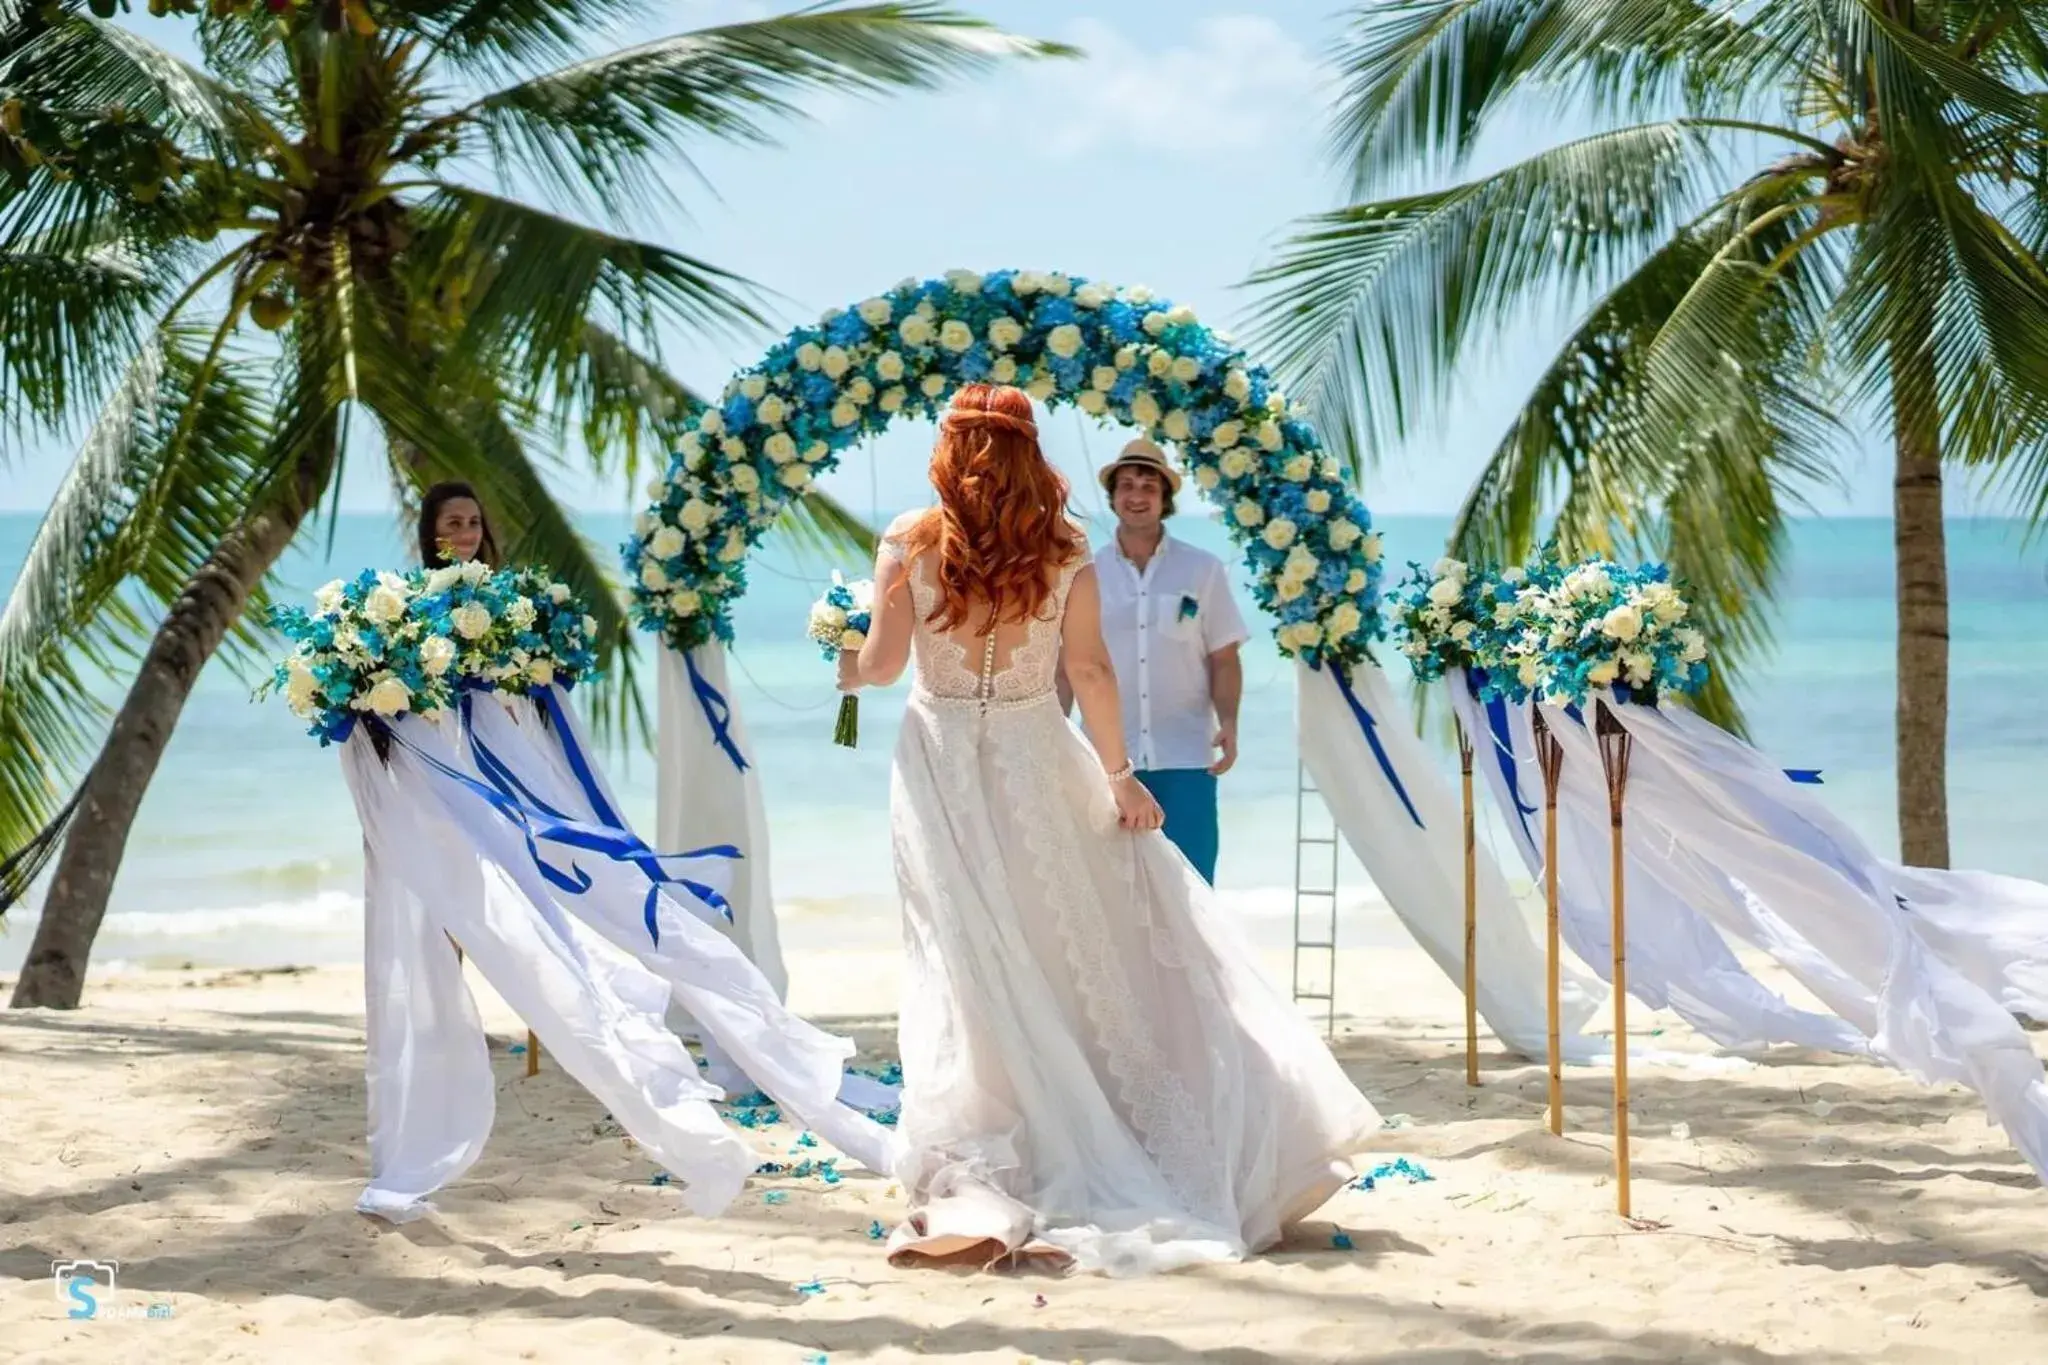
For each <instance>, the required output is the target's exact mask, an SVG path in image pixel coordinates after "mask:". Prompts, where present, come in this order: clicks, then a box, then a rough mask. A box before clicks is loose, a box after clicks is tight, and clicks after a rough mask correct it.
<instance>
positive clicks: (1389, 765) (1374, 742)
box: [1330, 660, 1422, 829]
mask: <svg viewBox="0 0 2048 1365" xmlns="http://www.w3.org/2000/svg"><path fill="white" fill-rule="evenodd" d="M1330 674H1331V676H1333V677H1334V678H1336V680H1337V690H1338V691H1340V692H1342V693H1343V694H1344V700H1345V701H1347V702H1349V703H1350V705H1351V714H1352V715H1353V716H1355V717H1356V718H1357V720H1358V728H1359V729H1360V730H1362V731H1363V732H1364V733H1365V742H1366V743H1367V744H1368V745H1369V746H1371V748H1372V756H1373V757H1374V758H1376V759H1378V760H1379V764H1380V771H1381V772H1383V773H1385V774H1386V775H1387V785H1388V786H1390V787H1392V788H1393V789H1394V795H1395V796H1397V797H1399V798H1400V799H1401V805H1402V806H1403V808H1405V809H1406V810H1407V812H1408V818H1409V819H1410V820H1413V821H1414V822H1415V828H1417V829H1421V828H1422V817H1421V816H1420V815H1419V814H1417V813H1416V810H1415V803H1414V802H1413V801H1410V800H1409V799H1408V789H1407V788H1406V787H1404V786H1402V785H1401V775H1400V774H1399V773H1397V772H1395V771H1394V761H1393V760H1392V759H1391V758H1388V757H1387V751H1386V749H1385V748H1384V747H1383V746H1382V745H1381V744H1380V736H1379V722H1378V721H1376V720H1374V719H1373V717H1372V712H1370V711H1368V710H1366V709H1365V703H1364V702H1362V701H1360V700H1359V699H1358V694H1357V693H1356V692H1354V691H1352V690H1351V674H1350V671H1349V670H1348V669H1346V668H1345V667H1344V665H1343V664H1341V663H1337V662H1336V661H1334V660H1332V661H1331V664H1330Z"/></svg>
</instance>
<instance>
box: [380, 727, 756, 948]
mask: <svg viewBox="0 0 2048 1365" xmlns="http://www.w3.org/2000/svg"><path fill="white" fill-rule="evenodd" d="M534 696H535V697H536V698H537V699H538V701H539V702H540V705H541V708H542V709H543V710H544V711H545V712H546V714H547V717H548V720H549V721H550V723H552V724H553V726H554V728H555V734H556V738H558V739H559V740H560V741H561V744H562V752H563V754H564V755H565V756H566V757H567V758H568V760H569V769H570V771H571V772H572V773H574V774H575V776H576V781H577V785H578V786H580V787H581V788H582V789H583V795H584V799H585V800H587V801H588V802H589V803H590V808H591V810H592V811H594V812H595V813H596V814H597V817H598V818H597V821H596V822H594V823H593V822H591V821H586V820H577V819H575V818H573V817H571V816H569V815H566V814H564V813H563V812H562V811H559V810H557V809H555V808H554V807H553V806H551V805H549V804H548V803H547V802H546V801H543V800H542V799H541V798H540V797H539V796H538V795H536V794H535V793H534V791H533V790H532V789H531V788H530V787H528V786H527V785H526V784H525V783H524V782H522V781H520V779H519V775H518V774H517V773H515V772H513V771H512V769H511V767H510V766H509V765H508V764H506V762H505V761H504V760H503V759H501V758H499V757H498V756H497V755H496V754H494V753H492V752H491V749H490V746H488V745H486V744H485V743H484V742H483V737H482V736H480V735H478V734H477V732H476V726H475V723H474V719H473V717H472V714H471V711H470V703H471V698H469V697H468V696H464V697H463V698H462V702H461V707H462V730H463V733H464V734H465V735H466V736H467V737H468V739H469V748H470V755H471V757H472V758H474V759H475V760H476V766H477V770H478V771H479V772H481V773H482V774H483V775H484V779H485V781H487V782H488V783H490V785H491V787H492V788H494V789H495V791H496V794H497V795H498V796H499V797H500V798H502V799H503V800H504V801H506V802H509V803H511V804H512V805H513V806H514V807H515V808H517V809H518V810H519V811H521V813H522V814H524V815H525V816H526V817H527V818H528V819H533V818H534V817H536V816H537V817H538V823H539V824H541V825H542V826H544V827H545V828H546V829H547V831H548V832H547V833H546V834H545V835H544V836H543V837H546V838H547V839H549V840H550V841H551V842H554V843H558V844H562V845H564V846H566V847H570V848H581V849H585V850H587V851H589V852H592V853H596V854H600V855H602V856H604V857H606V858H610V859H611V860H612V861H614V862H622V863H632V864H633V865H634V866H635V867H638V868H639V869H640V871H641V873H642V875H644V876H645V877H646V878H647V882H648V885H647V899H646V901H645V902H644V903H643V905H642V907H641V920H642V922H643V923H644V924H645V925H646V926H647V937H648V939H649V940H650V941H652V942H653V944H654V945H655V946H656V947H660V946H661V924H660V918H659V915H658V911H659V909H660V906H661V888H662V887H663V886H679V887H681V888H682V889H683V890H685V891H687V892H689V893H690V894H691V895H693V896H696V897H697V898H698V899H699V900H702V901H703V902H704V903H705V904H706V905H709V906H710V907H711V908H712V909H714V910H716V911H718V913H719V914H720V915H721V916H723V917H724V919H725V920H726V922H727V923H731V922H732V918H733V912H732V905H731V903H730V902H728V901H727V900H726V898H725V897H724V896H722V895H720V894H719V892H718V891H717V889H716V888H714V887H710V886H706V885H705V884H704V883H702V882H699V881H695V880H693V879H691V878H689V877H686V876H682V875H679V874H677V873H673V872H670V871H669V870H668V868H667V867H666V866H664V864H665V863H667V862H670V861H674V860H678V859H695V858H714V857H715V858H738V857H740V856H741V855H740V851H739V850H738V849H737V848H734V847H732V846H731V845H730V844H720V845H715V846H712V847H709V848H699V849H692V850H690V851H689V852H687V853H656V852H655V851H654V850H653V849H652V848H650V847H649V846H648V845H647V842H646V841H645V840H643V839H642V838H641V837H640V836H639V835H637V834H635V833H634V832H633V831H632V830H631V829H629V828H627V827H626V824H625V822H624V821H623V820H621V819H620V818H619V816H618V814H617V812H616V811H614V810H613V809H612V807H611V804H610V803H609V802H608V801H606V800H605V798H604V791H603V788H602V786H601V785H600V784H599V782H598V781H597V775H596V773H595V772H594V771H593V770H592V768H591V766H590V760H589V759H588V758H587V757H586V756H585V755H584V753H583V750H582V746H581V745H579V744H578V743H577V742H576V732H575V730H574V729H573V728H571V726H570V724H569V718H568V716H567V715H566V714H565V713H564V712H563V710H562V704H561V699H560V698H559V697H557V696H556V695H555V691H554V689H553V688H551V687H544V688H538V689H536V690H535V692H534ZM415 752H418V751H417V750H415ZM493 804H494V805H495V804H497V803H496V802H494V803H493ZM534 861H535V862H536V863H541V859H540V857H539V854H538V851H537V850H536V852H535V857H534ZM541 866H542V870H543V872H544V873H545V872H546V871H548V870H549V869H547V867H546V864H545V863H541ZM572 870H575V871H576V875H577V876H578V877H579V878H580V879H581V882H582V884H581V885H580V886H578V885H572V884H566V883H564V882H561V881H556V882H555V885H557V886H560V887H562V889H563V890H566V891H569V892H570V893H571V894H573V895H581V894H583V893H584V892H585V891H587V890H589V889H590V884H591V882H590V877H589V875H588V874H586V873H583V872H582V871H581V870H580V869H573V865H572ZM550 880H553V879H552V878H551V879H550Z"/></svg>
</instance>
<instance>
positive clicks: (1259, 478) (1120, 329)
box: [621, 270, 1381, 665]
mask: <svg viewBox="0 0 2048 1365" xmlns="http://www.w3.org/2000/svg"><path fill="white" fill-rule="evenodd" d="M978 382H988V383H999V384H1013V385H1016V386H1018V387H1020V388H1023V389H1024V390H1025V391H1026V392H1028V393H1029V394H1030V395H1031V396H1032V397H1033V398H1034V399H1037V400H1038V401H1040V402H1042V403H1045V404H1048V405H1050V406H1053V407H1058V406H1061V405H1071V406H1073V407H1075V408H1078V409H1079V410H1080V411H1081V412H1082V413H1084V414H1087V415H1088V416H1090V417H1092V418H1095V419H1097V420H1098V421H1101V422H1104V423H1110V422H1116V423H1124V424H1128V425H1130V426H1135V427H1137V428H1138V429H1139V430H1141V431H1143V432H1145V433H1146V434H1148V435H1150V436H1152V437H1153V438H1154V439H1157V440H1159V441H1162V442H1165V443H1168V444H1171V445H1174V446H1176V447H1178V449H1179V451H1180V454H1181V457H1182V460H1183V461H1184V463H1185V464H1186V465H1187V467H1188V469H1189V471H1190V473H1191V475H1192V477H1193V480H1194V483H1195V485H1196V487H1198V488H1200V489H1201V490H1202V491H1203V493H1204V494H1206V495H1207V496H1208V497H1209V499H1210V500H1211V501H1212V502H1214V503H1216V504H1217V505H1218V506H1219V507H1221V508H1222V510H1223V513H1224V518H1223V520H1224V524H1225V526H1226V527H1227V528H1228V530H1229V532H1230V535H1231V537H1232V539H1233V541H1234V542H1235V543H1236V544H1237V545H1238V547H1239V548H1240V550H1241V552H1242V554H1243V558H1244V562H1245V565H1246V567H1247V568H1248V570H1249V571H1250V576H1251V581H1252V589H1253V593H1254V595H1255V597H1256V598H1257V599H1258V602H1259V605H1260V606H1261V607H1263V608H1265V609H1266V610H1267V611H1269V612H1271V613H1273V615H1274V616H1276V617H1277V618H1278V620H1279V623H1280V624H1279V628H1278V632H1277V634H1278V640H1279V645H1280V649H1281V652H1282V653H1284V654H1287V655H1291V656H1295V657H1299V658H1302V659H1305V660H1307V661H1308V662H1310V663H1311V664H1317V665H1320V664H1322V663H1324V662H1333V663H1336V664H1339V665H1351V664H1355V663H1359V662H1362V661H1363V660H1364V659H1365V658H1366V654H1367V650H1368V647H1369V646H1370V645H1371V643H1372V641H1373V640H1374V639H1376V638H1377V637H1378V635H1379V633H1380V630H1381V622H1380V619H1379V613H1378V608H1377V602H1378V590H1379V578H1380V542H1379V537H1378V536H1377V535H1376V534H1375V533H1374V532H1373V529H1372V522H1371V518H1370V517H1369V516H1368V515H1367V513H1366V511H1365V508H1364V507H1363V506H1362V505H1361V504H1360V503H1359V501H1358V499H1357V497H1356V496H1355V495H1354V494H1353V492H1352V490H1351V488H1350V486H1349V484H1348V483H1346V482H1345V479H1344V471H1343V469H1342V468H1341V466H1340V465H1339V464H1338V462H1337V460H1336V459H1335V457H1333V456H1331V455H1330V454H1328V453H1327V452H1325V451H1324V450H1323V449H1322V448H1321V445H1320V443H1319V442H1318V440H1317V438H1316V435H1315V432H1314V430H1313V428H1311V427H1310V426H1309V424H1308V423H1307V422H1305V421H1303V420H1302V419H1301V418H1300V416H1299V415H1298V414H1297V413H1296V412H1295V410H1294V409H1293V408H1292V407H1291V406H1290V405H1289V403H1288V401H1287V399H1286V397H1285V395H1284V394H1282V393H1281V392H1280V390H1279V388H1278V387H1277V386H1276V385H1275V384H1274V383H1273V382H1272V380H1271V378H1270V377H1269V376H1268V375H1267V373H1266V372H1265V370H1263V369H1262V368H1260V367H1259V366H1257V365H1254V364H1252V363H1251V362H1250V360H1249V359H1248V358H1247V357H1246V356H1245V354H1244V352H1243V351H1242V350H1239V349H1238V348H1236V347H1235V346H1233V345H1231V344H1230V343H1229V341H1228V340H1227V339H1226V338H1224V337H1223V336H1221V335H1219V334H1217V333H1215V332H1212V331H1210V330H1209V329H1208V328H1207V327H1205V326H1203V325H1202V324H1201V323H1200V322H1198V321H1197V320H1196V318H1195V315H1194V312H1193V311H1192V310H1191V309H1189V308H1187V307H1184V306H1179V305H1176V304H1174V303H1172V302H1171V301H1169V300H1166V299H1162V298H1158V297H1156V296H1155V295H1153V294H1152V293H1151V291H1149V290H1146V289H1144V288H1131V289H1115V288H1111V287H1109V286H1107V285H1102V284H1097V283H1093V282H1090V281H1088V280H1084V279H1081V278H1079V277H1076V276H1069V275H1062V274H1057V273H1046V272H1039V271H1030V270H999V271H995V272H992V273H990V274H987V275H982V274H977V273H975V272H973V271H966V270H955V271H950V272H948V273H947V274H946V275H945V276H944V277H943V278H940V279H930V280H923V281H918V280H906V281H905V282H904V283H902V284H900V285H898V286H897V287H896V288H895V289H893V290H890V291H889V292H888V293H886V294H883V295H879V296H877V297H875V298H871V299H867V300H865V301H863V302H861V303H859V304H857V305H855V306H853V307H851V308H845V309H836V310H834V311H833V312H831V313H828V314H826V315H825V317H824V318H823V319H822V320H821V321H820V322H819V323H818V324H817V325H815V326H809V327H801V328H798V329H797V330H796V331H794V332H791V333H790V334H789V335H788V336H787V337H785V338H784V339H783V340H782V341H780V342H778V343H777V344H776V345H775V346H774V347H773V348H771V349H770V350H769V352H768V354H767V355H766V356H765V357H764V358H763V359H762V361H761V362H760V364H758V365H756V366H755V367H753V368H751V369H749V370H746V371H744V372H742V373H741V374H740V375H738V376H737V377H736V378H734V380H733V381H732V382H731V383H730V384H729V385H728V386H727V388H726V390H725V392H724V394H723V395H722V396H721V397H720V399H719V401H718V403H717V404H716V405H715V406H712V407H707V408H706V409H705V410H704V411H703V412H701V413H699V414H698V415H697V416H696V418H695V419H694V420H693V421H692V423H691V424H690V426H689V428H688V429H687V430H686V432H685V434H684V435H683V437H682V438H681V442H680V444H679V446H678V448H677V450H676V452H675V454H674V456H673V458H672V459H671V461H670V465H669V470H668V473H667V475H666V476H665V477H664V478H663V479H661V480H659V481H657V482H656V483H654V484H653V485H652V486H650V487H649V489H648V490H647V492H648V497H649V499H650V504H651V505H650V506H649V507H648V508H647V510H646V511H645V512H643V513H642V514H641V515H640V517H639V519H638V521H637V522H636V523H635V526H634V533H633V536H632V538H631V539H629V540H628V541H626V542H625V544H624V545H623V546H622V547H621V550H622V554H623V556H624V559H625V562H626V567H627V571H628V575H629V578H630V579H631V581H632V584H633V594H634V599H635V605H636V609H637V617H638V621H639V624H640V625H641V626H642V627H643V628H645V629H649V630H653V631H656V632H659V633H660V634H661V635H662V637H663V638H664V639H665V640H666V641H667V642H668V643H669V644H670V645H671V646H673V647H674V648H675V649H677V650H680V651H688V650H690V649H692V648H695V647H696V646H699V645H702V644H706V643H708V642H710V641H712V640H721V641H727V642H730V640H731V639H732V605H733V602H734V601H735V600H736V599H737V598H738V597H739V596H740V594H741V593H743V592H744V591H745V589H746V571H745V559H746V555H747V550H748V548H749V547H750V546H751V545H752V544H753V543H754V541H755V540H757V539H758V538H759V537H760V536H761V534H762V533H763V532H764V531H766V529H767V528H768V527H769V526H771V525H773V524H774V522H775V520H776V518H777V517H778V516H779V515H780V513H781V510H782V508H783V506H784V504H785V503H787V502H788V501H789V500H790V499H792V498H796V497H800V496H802V495H803V493H804V491H805V490H806V489H808V488H809V487H810V486H811V484H812V483H813V482H815V481H816V480H817V479H818V478H819V477H820V476H821V475H823V474H824V473H826V472H827V471H829V470H830V469H832V468H833V467H834V465H835V464H836V463H837V461H838V458H839V456H840V455H841V454H842V453H843V452H844V451H845V450H847V449H848V448H849V447H851V446H853V445H854V444H856V443H858V442H860V441H863V440H866V439H867V438H869V437H871V436H873V435H875V434H877V433H879V432H881V431H882V430H883V429H884V428H886V427H887V426H888V425H889V423H890V422H892V421H894V420H895V419H896V418H897V417H899V416H903V415H905V414H909V415H911V416H915V417H924V418H932V417H936V416H937V415H938V414H939V413H940V412H941V411H942V409H943V407H944V405H945V403H946V401H947V399H948V398H949V397H950V396H951V395H952V393H953V392H954V391H955V390H956V389H958V388H959V387H960V386H962V385H964V384H969V383H978Z"/></svg>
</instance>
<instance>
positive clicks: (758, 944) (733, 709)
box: [654, 644, 789, 996]
mask: <svg viewBox="0 0 2048 1365" xmlns="http://www.w3.org/2000/svg"><path fill="white" fill-rule="evenodd" d="M655 652H656V654H657V655H658V662H657V663H656V665H655V667H656V671H657V673H658V675H659V686H658V692H659V717H660V720H659V735H658V738H657V749H658V752H657V755H656V763H655V783H656V786H655V806H654V832H655V836H656V838H657V840H658V842H659V843H660V845H661V847H663V848H697V847H701V846H703V845H705V844H731V845H733V846H734V847H736V848H738V849H739V850H740V851H741V852H742V853H743V854H745V858H744V860H743V861H742V862H741V863H740V865H739V866H738V867H737V868H735V869H734V874H733V889H732V892H731V893H730V899H731V901H732V908H733V922H732V925H731V926H730V929H729V932H730V933H731V935H732V937H733V940H734V941H735V942H737V943H738V944H739V946H740V951H742V952H744V953H745V954H746V955H747V958H748V960H750V961H751V962H752V963H753V964H754V965H755V966H756V967H759V968H760V969H761V975H763V976H765V977H767V978H768V981H769V983H770V984H771V985H773V986H774V988H775V993H776V994H777V995H778V996H787V994H788V991H789V973H788V971H787V969H786V968H785V967H784V966H783V962H782V944H781V941H780V939H779V938H778V936H777V934H776V928H775V894H774V889H773V888H772V887H771V886H770V885H769V879H768V811H767V807H766V805H765V804H764V803H763V801H762V799H761V772H760V769H759V768H758V767H756V766H755V753H754V749H753V746H752V745H751V744H750V743H748V740H747V728H746V725H745V724H744V723H743V722H742V721H741V719H740V710H739V700H738V698H736V697H735V696H734V695H733V690H732V684H731V682H730V681H729V680H728V678H727V675H726V668H725V650H724V649H723V648H721V647H720V646H718V645H717V644H710V645H705V646H702V647H700V648H698V649H696V650H693V651H692V657H693V659H694V662H695V663H696V666H697V672H698V675H699V677H701V678H702V679H703V681H704V684H705V685H706V686H707V687H708V688H710V689H712V690H713V691H715V692H716V693H717V694H718V695H719V696H720V697H722V698H723V699H724V704H725V706H726V707H727V708H728V710H727V711H726V713H725V724H726V736H727V739H728V740H729V742H730V743H731V744H732V746H733V748H735V749H736V750H738V752H739V754H740V755H741V757H742V758H743V759H745V761H746V763H747V768H746V771H744V772H742V771H740V769H739V768H738V766H736V765H735V764H734V763H733V761H732V757H731V755H729V754H728V753H727V752H726V750H725V749H724V748H722V747H720V745H719V742H718V736H717V733H716V732H715V731H714V729H713V728H712V724H711V719H710V717H709V716H707V715H706V714H705V707H704V703H703V702H702V701H700V700H699V698H698V695H697V691H696V688H695V686H694V684H693V683H692V682H691V680H690V674H689V665H688V663H686V662H685V660H684V658H683V656H682V655H681V654H679V653H677V652H676V651H675V650H673V649H660V650H657V651H655Z"/></svg>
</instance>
